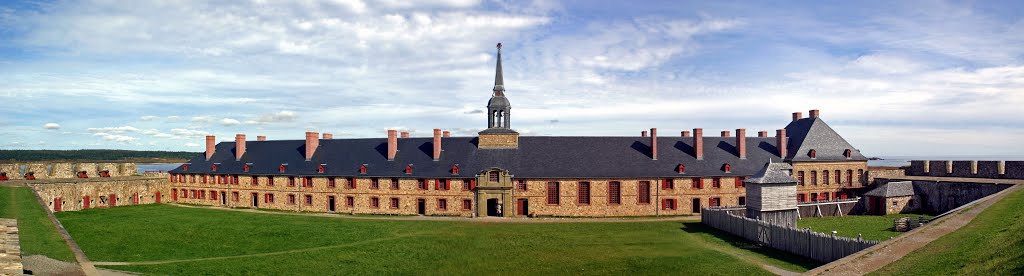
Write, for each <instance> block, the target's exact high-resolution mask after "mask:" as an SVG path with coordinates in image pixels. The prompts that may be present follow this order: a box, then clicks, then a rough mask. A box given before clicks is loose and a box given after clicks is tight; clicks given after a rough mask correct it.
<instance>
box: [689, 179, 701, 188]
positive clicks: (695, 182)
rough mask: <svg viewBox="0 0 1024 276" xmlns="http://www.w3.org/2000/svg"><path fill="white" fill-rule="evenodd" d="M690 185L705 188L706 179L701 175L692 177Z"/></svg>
mask: <svg viewBox="0 0 1024 276" xmlns="http://www.w3.org/2000/svg"><path fill="white" fill-rule="evenodd" d="M691 181H692V182H691V184H690V187H691V188H694V189H704V180H703V179H701V178H700V177H697V178H693V179H691Z"/></svg>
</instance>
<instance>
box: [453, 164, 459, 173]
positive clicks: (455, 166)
mask: <svg viewBox="0 0 1024 276" xmlns="http://www.w3.org/2000/svg"><path fill="white" fill-rule="evenodd" d="M452 174H459V165H452Z"/></svg>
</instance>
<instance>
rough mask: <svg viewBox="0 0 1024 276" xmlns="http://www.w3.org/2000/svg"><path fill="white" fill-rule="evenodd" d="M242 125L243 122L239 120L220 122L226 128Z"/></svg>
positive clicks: (225, 119)
mask: <svg viewBox="0 0 1024 276" xmlns="http://www.w3.org/2000/svg"><path fill="white" fill-rule="evenodd" d="M241 123H242V122H239V121H238V120H235V119H231V118H224V119H221V120H220V124H221V125H225V126H236V125H239V124H241Z"/></svg>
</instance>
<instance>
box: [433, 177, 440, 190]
mask: <svg viewBox="0 0 1024 276" xmlns="http://www.w3.org/2000/svg"><path fill="white" fill-rule="evenodd" d="M440 189H441V182H440V181H437V179H434V190H440Z"/></svg>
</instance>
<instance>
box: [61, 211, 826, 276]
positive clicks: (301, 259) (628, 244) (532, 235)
mask: <svg viewBox="0 0 1024 276" xmlns="http://www.w3.org/2000/svg"><path fill="white" fill-rule="evenodd" d="M58 217H59V218H60V219H61V221H62V223H63V224H64V225H65V227H66V228H67V229H68V231H69V232H70V233H71V234H72V236H73V237H74V238H75V240H76V241H77V242H78V244H79V245H80V246H81V247H82V249H83V250H84V251H85V253H86V254H87V255H88V256H89V258H90V259H91V260H93V261H108V262H110V261H116V262H143V261H172V262H167V263H156V264H130V265H126V266H110V268H113V269H118V270H127V271H135V272H142V273H151V274H171V275H179V274H208V275H221V274H250V273H256V274H272V275H283V274H288V275H310V274H414V273H415V274H422V273H428V274H495V273H498V274H626V273H642V274H726V275H764V274H769V272H768V271H766V270H764V269H763V268H761V265H762V264H768V265H771V266H775V267H780V268H783V269H787V270H792V271H806V270H807V269H809V268H813V267H814V266H816V265H818V264H817V263H813V262H808V261H807V260H805V259H802V258H798V257H794V256H792V255H789V254H785V253H781V252H779V251H774V250H766V249H762V248H758V247H755V246H752V245H750V244H747V243H745V242H743V241H741V240H737V239H736V238H734V237H731V236H729V235H724V234H719V233H718V232H717V231H712V230H710V229H708V228H706V227H703V226H702V225H700V224H699V223H694V222H688V223H683V222H628V223H483V222H456V221H399V220H360V219H339V218H324V217H308V216H295V215H287V214H258V213H243V212H235V211H228V210H212V209H194V208H183V207H175V206H169V205H140V206H124V207H116V208H110V209H90V210H85V211H80V212H64V213H59V214H58ZM210 258H212V259H210Z"/></svg>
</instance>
